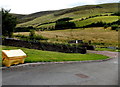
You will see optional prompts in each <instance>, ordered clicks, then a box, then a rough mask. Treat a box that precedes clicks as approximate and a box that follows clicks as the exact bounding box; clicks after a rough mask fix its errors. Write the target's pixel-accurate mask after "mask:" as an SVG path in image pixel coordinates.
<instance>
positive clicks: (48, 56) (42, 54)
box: [2, 46, 109, 63]
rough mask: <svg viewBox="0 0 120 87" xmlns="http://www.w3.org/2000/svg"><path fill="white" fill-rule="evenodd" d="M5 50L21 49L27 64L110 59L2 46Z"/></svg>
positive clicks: (97, 55)
mask: <svg viewBox="0 0 120 87" xmlns="http://www.w3.org/2000/svg"><path fill="white" fill-rule="evenodd" d="M2 49H3V50H12V49H21V50H23V51H24V52H25V53H26V54H27V58H26V59H25V62H26V63H27V62H30V63H32V62H62V61H86V60H102V59H107V58H109V57H107V56H104V55H100V54H93V53H87V54H79V53H60V52H52V51H42V50H36V49H28V48H21V47H13V46H2Z"/></svg>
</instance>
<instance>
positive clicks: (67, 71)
mask: <svg viewBox="0 0 120 87" xmlns="http://www.w3.org/2000/svg"><path fill="white" fill-rule="evenodd" d="M93 52H94V51H93ZM103 53H105V52H103ZM106 53H107V54H105V55H108V56H111V57H114V58H113V59H111V60H108V61H103V62H92V63H71V64H45V65H39V66H27V67H21V68H16V69H8V70H7V69H6V70H3V71H2V73H3V74H2V76H3V78H2V84H3V85H117V84H118V57H117V52H106ZM111 54H112V55H111Z"/></svg>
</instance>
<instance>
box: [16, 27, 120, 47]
mask: <svg viewBox="0 0 120 87" xmlns="http://www.w3.org/2000/svg"><path fill="white" fill-rule="evenodd" d="M17 34H22V35H29V32H19V33H14V35H17ZM36 34H38V35H42V36H43V37H46V38H48V40H47V41H49V42H52V43H54V42H58V43H67V41H69V40H76V39H77V40H83V41H84V42H88V41H89V40H91V42H92V43H93V45H95V46H99V45H98V44H101V43H103V45H102V46H118V32H117V31H113V30H111V29H110V28H107V29H104V28H103V27H94V28H79V29H66V30H54V31H38V32H36Z"/></svg>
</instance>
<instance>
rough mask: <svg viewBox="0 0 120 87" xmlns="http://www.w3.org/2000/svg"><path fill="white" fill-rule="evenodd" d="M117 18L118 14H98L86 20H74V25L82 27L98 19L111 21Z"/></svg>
mask: <svg viewBox="0 0 120 87" xmlns="http://www.w3.org/2000/svg"><path fill="white" fill-rule="evenodd" d="M117 20H118V16H100V17H94V18H90V19H87V20H83V21H76V22H75V24H76V27H82V26H86V25H89V24H92V23H95V22H98V21H102V22H106V23H112V22H114V21H117Z"/></svg>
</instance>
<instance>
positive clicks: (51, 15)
mask: <svg viewBox="0 0 120 87" xmlns="http://www.w3.org/2000/svg"><path fill="white" fill-rule="evenodd" d="M117 11H118V3H110V4H101V5H86V6H78V7H74V8H68V9H63V10H57V11H53V12H48V13H45V14H44V12H39V13H34V14H32V15H28V16H26V17H25V18H24V17H23V19H27V18H28V19H29V18H30V17H31V18H32V19H33V20H30V21H29V20H28V21H27V22H24V23H20V24H18V25H17V27H21V26H23V27H25V26H37V25H39V24H42V23H46V22H54V21H56V20H57V19H60V18H64V17H71V18H73V20H79V19H80V18H83V17H89V16H93V15H100V14H111V13H114V12H117ZM41 14H42V15H41Z"/></svg>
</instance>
